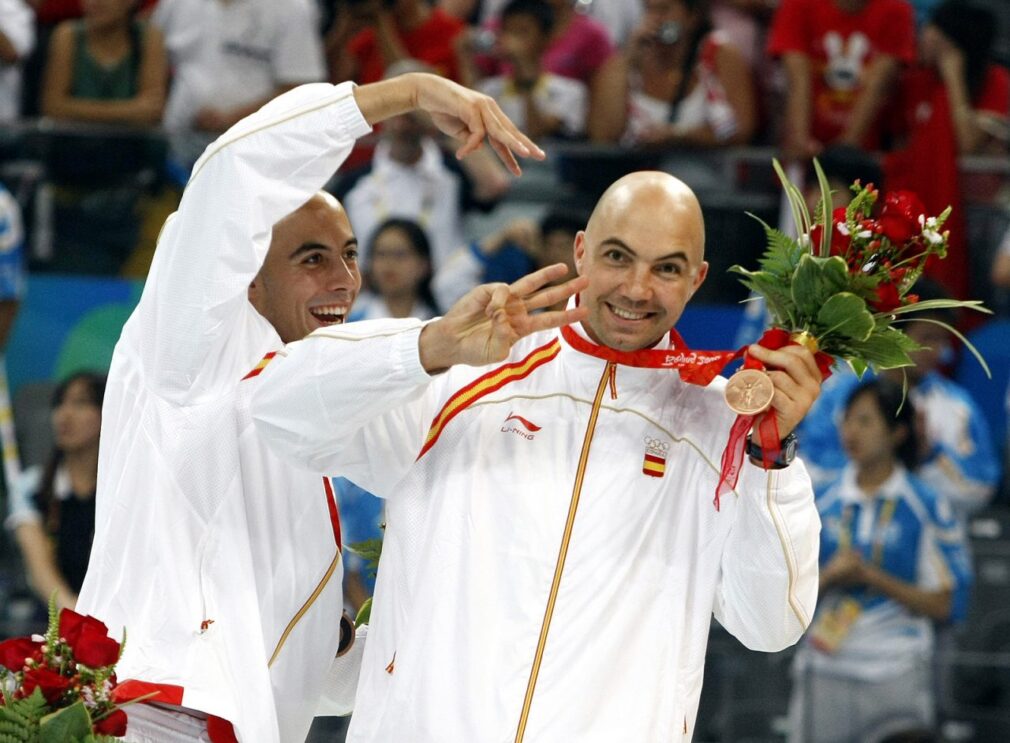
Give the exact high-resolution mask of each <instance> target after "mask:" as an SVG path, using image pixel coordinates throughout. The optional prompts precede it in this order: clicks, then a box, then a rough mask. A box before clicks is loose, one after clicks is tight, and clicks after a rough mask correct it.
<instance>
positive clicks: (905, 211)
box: [878, 191, 926, 248]
mask: <svg viewBox="0 0 1010 743" xmlns="http://www.w3.org/2000/svg"><path fill="white" fill-rule="evenodd" d="M925 213H926V207H924V206H923V205H922V202H921V201H919V197H918V196H916V195H915V194H914V193H912V192H911V191H894V192H892V193H889V194H887V196H886V197H885V199H884V209H883V211H882V212H881V213H880V219H879V220H878V221H879V224H880V232H881V234H883V235H884V237H886V238H887V239H888V240H890V241H891V243H892V244H893V245H895V246H896V247H899V248H900V247H902V246H903V245H904V244H905V243H907V242H908V241H909V240H911V239H912V238H913V237H915V236H916V235H918V234H919V233H920V232H921V231H922V225H920V224H919V217H920V216H923V215H924V214H925Z"/></svg>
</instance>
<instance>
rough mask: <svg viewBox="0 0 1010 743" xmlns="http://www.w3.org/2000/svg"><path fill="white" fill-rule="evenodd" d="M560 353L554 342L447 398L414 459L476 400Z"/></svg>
mask: <svg viewBox="0 0 1010 743" xmlns="http://www.w3.org/2000/svg"><path fill="white" fill-rule="evenodd" d="M560 351H561V342H560V341H559V340H558V339H557V338H555V339H554V340H552V341H551V342H550V343H547V344H545V345H543V346H541V347H540V348H537V349H536V350H534V351H531V352H530V354H529V355H528V356H526V357H525V358H524V359H522V360H520V361H515V362H513V363H511V364H505V365H504V366H500V367H498V368H497V369H494V370H492V371H490V372H488V373H487V374H485V375H484V376H482V377H478V378H477V379H475V380H474V381H473V382H471V383H470V384H468V385H467V386H466V387H463V388H462V389H461V390H459V391H458V392H456V394H454V395H453V396H452V397H450V398H449V400H448V402H446V404H445V405H444V406H443V407H442V409H441V410H440V411H439V413H438V415H436V416H435V419H434V420H433V421H432V422H431V427H430V428H429V429H428V435H427V436H426V437H425V440H424V446H423V447H421V452H420V453H419V454H418V455H417V458H418V459H420V458H421V457H423V456H424V455H425V454H427V453H428V450H429V449H431V447H433V446H434V445H435V442H436V441H438V437H439V436H441V435H442V431H443V430H444V429H445V427H446V425H447V424H448V423H449V421H451V420H452V419H453V418H455V417H456V416H457V415H458V414H459V413H461V412H462V411H463V410H465V409H466V408H467V407H468V406H470V405H472V404H473V403H475V402H477V400H479V399H481V398H482V397H484V396H485V395H488V394H490V393H492V392H494V391H496V390H500V389H501V388H502V387H504V386H505V385H507V384H509V383H510V382H516V381H518V380H520V379H525V378H526V377H528V376H529V375H530V374H532V373H533V372H534V371H535V370H536V369H537V368H538V367H541V366H543V365H544V364H546V363H547V362H549V361H551V360H553V359H554V358H555V357H556V356H557V355H558V353H560Z"/></svg>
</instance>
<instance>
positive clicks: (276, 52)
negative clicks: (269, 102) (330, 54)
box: [272, 0, 326, 85]
mask: <svg viewBox="0 0 1010 743" xmlns="http://www.w3.org/2000/svg"><path fill="white" fill-rule="evenodd" d="M277 7H278V8H279V11H278V20H279V21H280V22H279V23H278V24H277V35H276V38H275V45H274V48H273V57H272V60H273V68H274V80H275V81H276V82H277V84H279V85H290V84H292V83H308V82H315V81H317V80H324V79H326V67H325V64H324V62H323V44H322V36H321V34H320V31H319V28H318V25H319V24H318V20H319V19H318V17H317V11H316V8H315V7H314V6H313V5H311V4H310V3H309V2H307V0H287V2H284V3H278V6H277Z"/></svg>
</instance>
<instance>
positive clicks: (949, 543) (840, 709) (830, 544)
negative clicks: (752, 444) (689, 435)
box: [790, 378, 971, 743]
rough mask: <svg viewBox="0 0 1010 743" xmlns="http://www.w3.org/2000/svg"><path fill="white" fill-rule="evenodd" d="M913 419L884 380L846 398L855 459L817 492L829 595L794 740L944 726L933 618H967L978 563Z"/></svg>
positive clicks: (812, 638) (820, 607)
mask: <svg viewBox="0 0 1010 743" xmlns="http://www.w3.org/2000/svg"><path fill="white" fill-rule="evenodd" d="M915 423H916V421H915V412H914V411H913V407H912V404H911V402H910V401H908V400H905V399H904V395H903V392H902V387H901V385H900V384H897V383H895V382H892V381H890V380H887V379H884V378H878V379H874V380H872V381H870V382H867V383H865V384H862V385H860V386H859V387H857V388H856V389H855V390H854V391H853V392H852V395H851V396H850V397H849V400H848V402H847V404H846V407H845V413H844V416H843V418H842V424H841V438H842V445H843V447H844V448H845V452H846V454H847V455H848V458H849V464H848V465H847V466H846V468H845V469H844V470H843V472H842V475H841V477H840V478H839V479H838V480H837V481H836V482H835V483H834V484H832V485H830V486H828V487H827V488H826V489H825V491H824V492H823V494H818V500H817V507H818V510H819V511H820V515H821V523H822V528H821V555H820V562H821V576H820V595H819V596H818V601H817V610H816V613H815V614H814V619H813V622H812V623H811V626H810V629H809V630H808V631H807V634H806V635H805V636H804V639H803V640H802V644H801V645H800V648H799V650H798V652H797V654H796V663H795V669H794V671H795V677H794V686H793V696H792V702H791V705H790V707H791V709H790V717H791V729H790V740H791V741H797V742H799V741H804V742H805V743H822V742H830V743H835V742H837V743H844V742H845V741H854V740H858V741H864V742H866V743H872V742H873V741H879V740H881V739H882V738H884V737H886V736H887V735H889V734H892V733H895V732H898V731H903V730H917V729H918V730H921V729H926V730H929V729H931V728H932V727H933V725H934V724H935V694H934V684H933V655H934V652H935V642H934V634H933V623H934V622H941V623H942V622H951V621H956V620H959V619H962V618H963V617H964V614H965V611H966V609H967V603H968V592H969V589H970V584H971V566H970V562H969V559H968V556H967V551H966V549H965V542H964V534H963V530H962V529H961V527H960V525H959V524H958V522H957V521H956V520H955V518H954V516H953V513H952V511H951V508H950V505H949V504H948V503H947V501H946V500H945V499H944V498H943V497H942V496H940V495H938V494H937V493H935V492H934V491H933V490H931V489H930V488H929V487H928V486H927V485H926V484H925V483H923V482H922V481H921V480H919V479H918V478H917V477H916V476H915V475H913V474H911V470H912V469H913V468H914V466H915V464H916V461H917V458H918V451H919V447H918V445H917V442H918V439H917V436H916V425H915Z"/></svg>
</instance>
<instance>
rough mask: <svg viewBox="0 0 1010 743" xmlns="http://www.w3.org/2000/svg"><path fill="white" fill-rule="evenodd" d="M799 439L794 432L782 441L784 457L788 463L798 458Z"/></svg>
mask: <svg viewBox="0 0 1010 743" xmlns="http://www.w3.org/2000/svg"><path fill="white" fill-rule="evenodd" d="M796 445H797V439H796V436H794V435H793V434H789V435H788V436H786V440H785V441H783V442H782V459H783V460H784V461H785V462H786V463H787V464H788V463H790V462H792V461H793V459H795V458H796Z"/></svg>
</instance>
